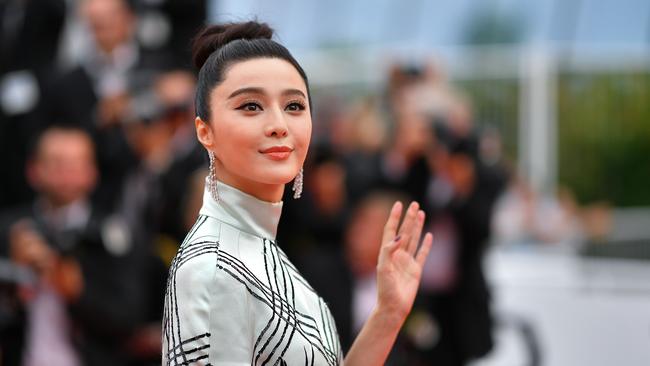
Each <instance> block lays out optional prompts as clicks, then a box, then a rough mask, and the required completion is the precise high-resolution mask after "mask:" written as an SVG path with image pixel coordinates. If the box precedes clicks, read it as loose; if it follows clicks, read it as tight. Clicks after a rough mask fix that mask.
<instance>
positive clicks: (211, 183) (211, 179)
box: [208, 150, 219, 202]
mask: <svg viewBox="0 0 650 366" xmlns="http://www.w3.org/2000/svg"><path fill="white" fill-rule="evenodd" d="M208 157H209V158H210V168H209V172H208V190H209V191H210V195H211V196H212V199H213V200H215V202H219V191H217V174H216V172H215V168H214V152H212V151H210V150H208Z"/></svg>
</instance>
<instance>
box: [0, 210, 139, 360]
mask: <svg viewBox="0 0 650 366" xmlns="http://www.w3.org/2000/svg"><path fill="white" fill-rule="evenodd" d="M34 207H35V206H34V205H29V206H24V207H21V208H18V209H15V210H12V211H10V212H5V213H4V214H3V215H2V216H3V218H2V219H1V221H2V226H3V229H2V231H1V232H0V234H2V237H1V238H0V244H1V246H2V248H3V252H4V254H5V255H6V254H7V253H8V248H7V246H8V240H7V233H8V228H9V226H10V225H11V224H13V223H14V222H16V221H17V220H20V219H21V218H29V219H31V220H32V221H33V222H34V223H35V227H36V228H37V230H38V231H40V232H41V233H42V234H43V235H44V237H46V238H47V240H48V243H49V244H50V245H52V246H54V247H57V250H59V251H60V252H61V255H63V256H67V257H71V258H74V259H75V260H76V261H77V262H78V263H79V264H80V266H81V269H82V274H83V281H84V288H83V292H82V294H81V296H80V298H79V299H78V300H77V301H76V302H74V303H72V304H69V317H70V319H71V321H72V325H73V332H72V333H73V334H71V339H70V340H71V342H72V343H73V344H74V345H75V346H76V347H77V349H78V351H79V353H80V355H81V357H82V361H83V363H84V364H85V365H93V366H94V365H100V366H101V365H127V364H128V363H129V362H130V355H129V354H128V352H127V351H126V340H127V339H128V337H129V336H130V335H131V334H132V332H133V331H134V330H135V329H136V328H137V327H139V326H141V325H142V324H143V322H144V321H145V320H146V316H147V314H146V311H147V306H148V301H149V298H148V293H149V288H150V285H149V275H148V274H149V272H150V271H149V270H150V264H151V263H152V262H151V261H150V256H149V253H148V248H146V247H144V246H142V245H141V243H136V242H130V243H128V244H127V245H128V248H127V250H126V251H125V252H124V253H120V252H119V251H116V250H114V249H113V250H112V249H111V248H115V245H116V243H114V242H109V241H110V240H114V239H110V234H108V231H110V230H111V228H110V227H109V222H114V221H110V220H107V217H106V216H104V215H102V214H100V213H98V212H96V211H93V213H92V214H91V217H90V219H89V220H88V222H87V224H86V225H85V227H83V228H82V229H80V230H77V231H75V232H72V233H68V235H67V236H66V237H67V238H73V240H71V243H72V245H70V246H68V245H66V246H65V249H64V248H62V247H63V246H62V245H60V244H56V243H55V242H56V239H53V238H54V237H55V236H56V235H54V234H53V233H52V232H49V231H48V229H47V227H46V226H45V225H44V224H43V220H42V218H41V217H40V215H39V213H38V212H37V211H36V210H35V209H34ZM112 230H115V227H113V229H112ZM56 237H60V236H56ZM117 244H119V243H117ZM13 315H14V319H12V322H11V327H10V328H9V329H3V330H2V332H0V333H2V334H3V337H2V339H0V344H1V346H0V347H2V349H3V352H2V357H3V360H2V361H3V362H2V364H3V365H13V364H18V363H16V362H19V360H20V357H19V355H20V354H21V353H22V352H21V351H20V350H21V349H23V346H24V341H25V339H24V335H25V326H26V323H25V319H26V317H25V309H18V311H16V312H15V313H14V314H13ZM9 330H11V331H12V332H16V333H7V331H9ZM17 334H18V336H16V335H17Z"/></svg>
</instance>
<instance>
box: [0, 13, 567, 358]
mask: <svg viewBox="0 0 650 366" xmlns="http://www.w3.org/2000/svg"><path fill="white" fill-rule="evenodd" d="M0 19H1V22H0V25H1V26H2V27H1V29H0V50H1V52H2V53H1V55H0V150H1V151H0V160H1V164H2V166H3V168H4V171H5V172H6V173H5V174H4V176H3V179H2V180H0V209H2V210H1V213H0V256H1V258H0V261H1V262H0V358H1V360H0V364H2V365H36V366H37V365H53V366H57V365H71V366H74V365H135V364H138V365H142V364H159V362H160V361H159V360H160V337H161V334H160V321H161V317H162V303H163V302H162V298H163V292H164V289H165V282H166V273H167V266H168V265H169V263H170V261H171V259H172V257H173V256H174V255H175V252H176V250H177V248H178V246H179V245H180V243H181V242H182V240H183V237H184V235H185V233H186V232H187V230H188V229H189V228H190V227H191V225H192V224H193V223H194V220H195V218H196V215H197V212H198V209H199V208H200V206H201V200H202V192H203V182H204V177H205V175H206V173H207V164H206V163H207V159H206V156H205V153H204V152H203V150H202V148H201V147H200V145H199V144H198V143H197V141H196V138H195V136H194V126H193V123H192V121H193V120H194V110H193V104H192V103H193V93H194V86H195V70H192V69H191V68H189V60H190V57H189V40H190V38H191V36H192V34H193V33H194V32H195V31H196V30H197V29H198V28H200V27H201V26H202V25H203V24H204V22H205V19H206V1H205V0H83V1H73V0H71V1H64V0H39V1H35V0H5V1H3V2H2V3H1V4H0ZM315 100H316V103H315V104H316V106H317V109H316V110H315V111H314V114H313V117H314V136H313V139H312V141H313V142H312V148H311V150H310V153H309V155H308V161H307V162H306V164H305V191H304V193H303V197H302V198H301V199H299V200H293V199H292V198H290V197H291V195H290V194H287V195H286V197H287V198H286V199H285V200H284V202H285V203H284V212H283V217H282V220H281V223H280V228H279V233H278V242H279V243H280V245H281V247H283V248H284V249H285V251H286V252H287V253H288V255H289V256H290V257H291V258H292V260H294V261H295V263H296V265H297V267H298V268H299V269H300V270H301V271H302V272H303V274H304V275H305V277H306V278H307V279H308V280H309V281H310V282H311V283H312V284H313V286H314V287H315V289H316V290H317V291H318V292H319V293H320V294H321V295H322V296H323V297H324V298H325V300H326V301H327V302H328V303H329V304H330V307H331V310H332V312H333V314H334V317H335V318H336V321H337V326H338V331H339V334H340V336H341V341H342V344H343V346H344V348H346V349H347V348H349V346H350V345H351V342H352V340H353V339H354V335H355V334H356V332H358V331H359V330H360V327H361V325H362V324H363V323H364V320H365V319H366V317H367V316H368V314H369V313H370V311H371V310H372V308H373V306H374V301H375V294H376V283H375V276H374V269H375V266H376V258H377V253H378V250H379V245H380V241H381V232H382V227H383V224H384V223H385V221H386V219H387V216H388V212H389V209H390V206H391V205H392V203H393V202H394V201H395V200H401V201H403V202H407V201H410V200H417V201H418V202H420V204H421V206H422V207H423V209H424V210H425V211H426V213H427V223H426V225H427V228H426V229H427V230H429V231H432V232H433V233H434V246H433V248H432V250H431V253H430V255H429V258H428V259H427V263H426V266H425V271H424V274H423V279H422V286H421V291H420V295H419V296H418V299H417V300H416V304H415V306H414V309H413V312H412V314H411V316H410V317H409V319H408V320H407V323H406V325H405V327H404V329H403V331H402V333H401V335H400V337H399V339H398V342H397V344H396V346H395V349H394V350H393V352H392V354H391V357H390V360H389V364H391V365H463V364H465V363H466V362H468V361H469V360H472V359H474V358H478V357H481V356H483V355H485V354H486V353H487V352H489V350H490V349H491V348H492V345H493V340H492V336H491V329H492V324H493V320H492V316H491V313H490V308H489V302H490V291H489V286H488V284H487V283H486V280H485V276H484V273H483V269H482V259H483V256H484V254H485V250H486V247H487V244H488V243H489V239H490V238H491V234H492V231H494V230H496V234H497V235H501V236H502V237H503V238H504V240H510V239H511V240H513V241H521V240H525V238H526V235H528V236H529V237H534V240H543V241H552V242H556V241H561V240H564V239H566V240H573V239H572V238H574V236H579V229H578V224H575V223H574V222H572V221H571V218H572V217H574V216H572V212H573V211H571V210H572V209H573V208H572V206H571V205H572V203H571V202H572V200H571V198H570V197H568V196H567V198H566V199H563V200H559V201H558V200H555V201H553V202H555V205H551V206H548V205H546V206H544V205H539V207H547V206H548V207H549V208H548V209H549V210H550V211H545V213H543V214H540V213H537V211H538V209H537V207H538V206H537V205H534V203H532V202H533V200H534V199H533V195H534V193H532V192H531V191H530V189H529V188H528V187H527V185H526V184H525V183H524V182H523V181H522V180H521V179H519V178H516V177H515V174H513V173H512V172H513V169H512V167H511V164H510V163H509V162H508V161H507V160H506V159H505V157H504V154H503V151H502V146H501V145H502V144H501V140H500V137H499V134H498V133H497V132H496V131H495V130H483V129H479V128H477V124H476V121H475V118H474V115H473V110H472V106H471V103H470V101H469V100H468V99H467V98H466V97H464V96H463V95H462V94H461V93H460V92H458V90H456V89H455V88H454V87H453V85H452V84H451V83H450V82H449V81H448V80H447V79H446V77H445V75H444V72H443V71H442V70H441V69H440V68H438V67H436V66H435V65H434V64H428V63H421V64H405V63H395V65H394V66H393V67H392V68H391V69H390V70H388V72H387V76H386V85H385V88H384V90H383V91H381V92H378V93H376V94H375V95H368V96H364V97H363V98H357V99H355V100H353V101H342V100H338V99H336V98H334V97H329V96H328V97H323V96H322V95H320V96H319V95H316V96H315ZM504 192H507V193H506V194H504ZM562 197H564V196H562ZM558 202H559V203H558ZM495 207H499V208H500V209H499V210H498V211H496V212H497V213H496V214H493V212H495V211H494V209H495ZM531 207H535V208H532V209H531ZM553 210H554V211H553ZM526 212H529V213H531V214H530V215H528V214H524V213H526ZM551 212H553V213H557V215H559V216H557V217H556V216H552V215H551V216H552V217H553V220H554V221H551V220H547V219H545V218H548V217H551V216H549V215H547V213H551ZM562 215H566V216H562ZM544 225H546V227H544ZM553 225H555V227H556V228H558V229H557V230H555V229H553V228H552V229H551V230H549V228H548V227H549V226H553ZM549 232H556V233H558V236H557V237H545V236H543V235H546V234H545V233H549ZM538 234H539V235H538ZM542 234H543V235H542ZM531 240H533V239H531Z"/></svg>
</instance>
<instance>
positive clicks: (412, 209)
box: [399, 201, 420, 244]
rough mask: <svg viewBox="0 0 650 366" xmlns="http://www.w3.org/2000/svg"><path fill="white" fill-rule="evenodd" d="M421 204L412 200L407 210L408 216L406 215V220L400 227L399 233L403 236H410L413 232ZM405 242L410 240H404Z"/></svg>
mask: <svg viewBox="0 0 650 366" xmlns="http://www.w3.org/2000/svg"><path fill="white" fill-rule="evenodd" d="M419 206H420V205H419V204H418V203H417V202H415V201H413V202H411V204H410V205H409V208H408V210H407V211H406V216H405V217H404V222H402V226H400V228H399V234H400V235H402V236H406V235H408V236H409V237H410V236H411V235H412V234H411V233H413V227H414V225H415V220H416V216H417V213H418V208H419ZM403 243H404V244H408V242H405V241H403Z"/></svg>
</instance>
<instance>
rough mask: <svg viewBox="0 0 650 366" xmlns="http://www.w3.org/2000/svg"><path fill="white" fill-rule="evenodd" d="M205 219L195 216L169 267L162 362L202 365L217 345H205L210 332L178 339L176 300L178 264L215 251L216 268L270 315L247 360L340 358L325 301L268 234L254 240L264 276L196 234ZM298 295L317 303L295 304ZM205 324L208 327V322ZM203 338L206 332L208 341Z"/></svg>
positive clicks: (275, 364) (331, 365)
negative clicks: (310, 306)
mask: <svg viewBox="0 0 650 366" xmlns="http://www.w3.org/2000/svg"><path fill="white" fill-rule="evenodd" d="M206 219H207V217H206V216H201V217H199V219H198V220H197V223H196V224H195V225H194V227H193V228H192V230H191V231H190V233H189V234H188V236H187V238H188V239H186V240H185V242H184V243H183V244H182V245H181V248H180V250H179V252H178V254H177V256H176V258H175V259H174V261H173V262H172V266H171V268H170V275H169V279H168V282H167V294H166V297H165V314H164V319H163V336H164V337H165V344H166V345H167V347H166V348H167V349H166V350H164V352H165V355H166V357H165V360H166V364H167V365H191V364H200V365H205V364H208V362H209V361H211V360H208V359H207V357H208V356H207V354H208V351H209V347H211V346H212V347H218V345H210V344H209V337H210V333H209V332H206V333H204V334H198V335H194V336H192V337H190V338H188V339H181V327H182V326H183V324H181V321H180V318H179V315H178V305H177V301H176V285H177V283H176V273H177V271H178V269H179V268H180V267H181V266H182V265H183V264H185V263H186V262H187V261H188V260H190V259H192V258H196V257H197V256H200V255H206V254H212V255H215V254H216V256H217V257H216V263H217V264H216V265H217V268H218V270H220V271H223V272H224V273H226V274H228V276H230V277H232V278H233V279H234V280H235V281H237V282H238V283H240V284H241V285H242V286H244V288H245V289H246V290H247V292H248V293H249V294H250V296H251V297H252V298H253V299H255V301H258V302H259V303H260V304H263V305H264V307H266V308H268V309H269V310H270V312H269V313H270V315H269V317H268V318H267V319H266V320H265V322H264V323H263V327H261V328H262V330H261V331H260V332H259V334H257V335H256V338H255V343H254V344H253V345H252V350H253V352H252V354H251V355H250V357H251V359H250V364H251V365H263V366H265V365H272V366H282V365H287V361H286V360H287V359H292V360H295V359H296V355H299V357H300V359H304V364H305V365H328V366H335V365H338V364H339V362H340V361H341V359H342V354H341V348H340V344H339V340H338V335H337V333H336V327H335V325H334V320H333V318H332V316H331V314H330V311H329V309H328V308H327V305H326V304H325V302H324V301H323V300H322V299H321V298H320V297H318V295H317V294H316V293H315V292H314V290H313V288H312V287H311V286H309V284H308V283H307V282H306V281H305V280H304V279H303V277H302V275H300V273H299V272H298V271H297V270H296V268H295V267H294V266H293V264H291V262H290V261H289V259H288V258H287V256H286V255H285V253H284V252H283V251H282V250H281V249H280V248H279V247H278V246H277V245H276V243H275V242H273V241H271V240H268V239H262V238H260V239H259V240H260V241H261V242H262V243H261V244H262V246H261V247H262V248H263V249H262V250H263V253H261V255H262V258H263V263H264V271H263V272H264V273H265V278H258V277H257V276H256V275H255V274H254V273H253V271H251V269H250V268H248V267H247V265H246V264H245V263H244V262H243V261H242V259H240V258H238V257H237V256H235V255H233V254H232V253H229V252H227V251H226V250H224V249H223V247H220V245H219V243H218V242H217V241H216V240H215V238H216V237H213V236H205V235H202V236H198V235H197V234H196V233H197V232H198V231H199V229H200V228H201V227H202V226H203V225H205V223H206ZM202 232H205V230H203V231H202ZM195 236H196V237H195ZM258 270H259V269H258ZM297 294H299V295H300V296H302V297H303V298H304V297H305V296H308V297H310V298H313V299H315V302H317V304H318V307H317V309H310V310H307V309H297V307H296V295H297ZM305 294H306V295H305ZM256 315H257V316H256V317H255V318H257V319H258V318H259V315H258V314H256ZM206 329H209V325H207V324H206ZM210 331H215V330H210ZM205 337H208V340H207V342H206V340H205V339H204V338H205ZM197 342H198V343H197ZM206 343H207V344H206ZM199 351H203V352H202V353H203V355H202V356H197V352H199ZM288 355H291V357H288ZM199 361H201V362H199ZM212 361H214V360H212Z"/></svg>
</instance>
